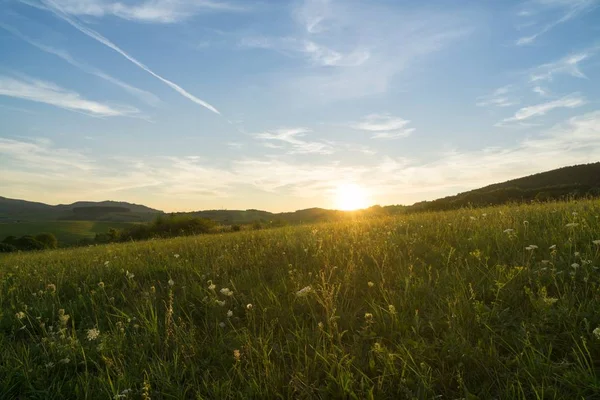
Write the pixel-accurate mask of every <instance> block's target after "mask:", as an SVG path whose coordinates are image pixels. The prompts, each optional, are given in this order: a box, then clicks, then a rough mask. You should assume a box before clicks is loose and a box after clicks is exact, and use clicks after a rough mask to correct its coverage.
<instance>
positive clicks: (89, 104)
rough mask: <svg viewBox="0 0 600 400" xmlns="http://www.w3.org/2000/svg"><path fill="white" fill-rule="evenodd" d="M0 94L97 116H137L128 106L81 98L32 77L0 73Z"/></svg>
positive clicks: (137, 112)
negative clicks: (21, 77) (16, 76)
mask: <svg viewBox="0 0 600 400" xmlns="http://www.w3.org/2000/svg"><path fill="white" fill-rule="evenodd" d="M0 96H9V97H14V98H19V99H24V100H30V101H35V102H38V103H46V104H50V105H53V106H55V107H60V108H64V109H66V110H70V111H77V112H82V113H85V114H88V115H92V116H98V117H117V116H137V115H138V114H139V110H138V109H137V108H135V107H130V106H118V105H109V104H105V103H99V102H96V101H92V100H86V99H84V98H82V97H81V96H80V95H79V94H78V93H75V92H71V91H68V90H66V89H63V88H61V87H60V86H57V85H55V84H54V83H51V82H45V81H41V80H36V79H32V78H25V77H24V78H23V79H16V78H12V77H9V76H5V75H0Z"/></svg>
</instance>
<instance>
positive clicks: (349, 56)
mask: <svg viewBox="0 0 600 400" xmlns="http://www.w3.org/2000/svg"><path fill="white" fill-rule="evenodd" d="M240 45H241V46H242V47H247V48H258V49H269V50H275V51H278V52H280V53H282V54H284V55H288V56H290V57H304V58H306V59H308V60H309V61H310V62H311V64H313V65H315V66H321V67H327V66H329V67H352V66H359V65H361V64H363V63H365V62H366V61H367V60H368V59H369V57H370V54H369V52H368V51H366V50H361V49H353V50H351V51H349V52H348V53H342V52H339V51H336V50H333V49H330V48H328V47H327V46H324V45H321V44H318V43H316V42H314V41H311V40H306V39H304V40H302V39H296V38H293V37H284V38H269V37H262V36H259V37H245V38H243V39H242V40H241V41H240Z"/></svg>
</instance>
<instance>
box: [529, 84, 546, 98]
mask: <svg viewBox="0 0 600 400" xmlns="http://www.w3.org/2000/svg"><path fill="white" fill-rule="evenodd" d="M531 90H533V93H537V94H539V95H540V96H543V97H545V96H548V95H549V92H548V90H547V89H544V88H543V87H541V86H536V87H534V88H533V89H531Z"/></svg>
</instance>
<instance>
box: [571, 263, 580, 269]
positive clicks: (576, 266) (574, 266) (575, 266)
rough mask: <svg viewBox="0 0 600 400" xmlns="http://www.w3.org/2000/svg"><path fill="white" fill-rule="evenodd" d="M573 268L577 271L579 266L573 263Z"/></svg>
mask: <svg viewBox="0 0 600 400" xmlns="http://www.w3.org/2000/svg"><path fill="white" fill-rule="evenodd" d="M571 267H572V268H575V269H577V268H579V264H577V263H573V264H571Z"/></svg>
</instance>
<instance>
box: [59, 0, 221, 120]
mask: <svg viewBox="0 0 600 400" xmlns="http://www.w3.org/2000/svg"><path fill="white" fill-rule="evenodd" d="M47 5H48V6H49V10H50V11H52V13H54V15H56V16H57V17H59V18H60V19H62V20H64V21H66V22H67V23H69V24H70V25H71V26H73V27H74V28H75V29H77V30H79V31H80V32H81V33H83V34H85V35H87V36H89V37H91V38H92V39H94V40H96V41H98V42H100V43H102V44H103V45H105V46H106V47H108V48H110V49H112V50H114V51H116V52H117V53H119V54H120V55H122V56H123V57H125V58H126V59H127V60H129V61H130V62H131V63H133V64H134V65H136V66H138V67H139V68H141V69H142V70H144V71H146V72H147V73H149V74H150V75H152V76H153V77H155V78H156V79H158V80H159V81H161V82H163V83H164V84H165V85H167V86H169V87H170V88H171V89H173V90H175V91H176V92H177V93H179V94H180V95H182V96H183V97H185V98H187V99H189V100H191V101H192V102H194V103H196V104H198V105H201V106H202V107H205V108H207V109H209V110H210V111H212V112H214V113H216V114H220V112H219V111H218V110H217V109H216V108H215V107H213V106H212V105H210V104H209V103H207V102H205V101H204V100H202V99H199V98H198V97H196V96H194V95H193V94H191V93H189V92H188V91H186V90H185V89H184V88H182V87H181V86H179V85H177V84H176V83H174V82H172V81H170V80H168V79H166V78H163V77H162V76H160V75H158V74H157V73H155V72H154V71H152V70H151V69H150V68H149V67H147V66H146V65H144V64H142V63H141V62H140V61H138V60H137V59H135V58H134V57H133V56H131V55H129V54H128V53H126V52H125V51H124V50H122V49H121V48H120V47H119V46H117V45H116V44H114V43H113V42H111V41H110V40H108V39H107V38H105V37H104V36H102V35H101V34H99V33H98V32H96V31H94V30H92V29H90V28H88V27H86V26H84V25H82V24H81V23H79V22H77V21H75V20H74V19H73V18H71V17H69V15H68V14H67V13H66V12H65V11H63V10H62V9H61V8H60V7H59V6H57V5H56V4H55V3H48V4H47Z"/></svg>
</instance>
